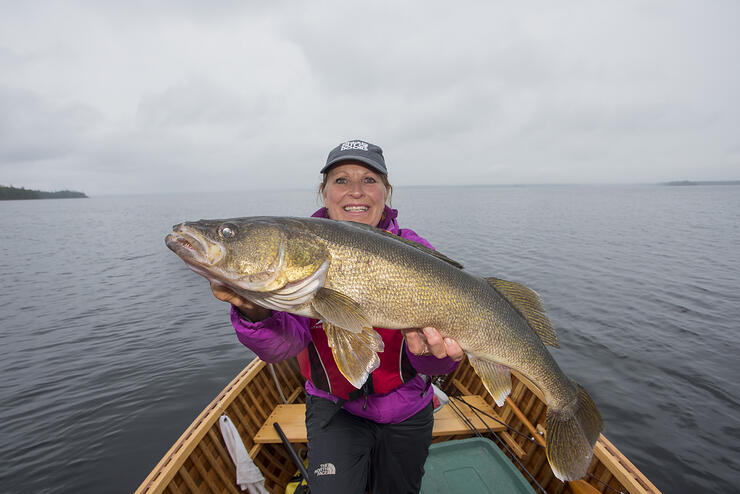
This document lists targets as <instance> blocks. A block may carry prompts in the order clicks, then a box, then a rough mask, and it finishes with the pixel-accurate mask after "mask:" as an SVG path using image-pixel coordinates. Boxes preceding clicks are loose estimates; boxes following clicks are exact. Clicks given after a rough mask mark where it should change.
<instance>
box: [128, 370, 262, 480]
mask: <svg viewBox="0 0 740 494" xmlns="http://www.w3.org/2000/svg"><path fill="white" fill-rule="evenodd" d="M266 365H267V363H266V362H264V361H263V360H261V359H259V357H255V358H254V359H252V360H251V361H250V362H249V364H247V365H246V366H245V367H244V369H242V370H241V372H239V374H237V375H236V377H234V379H232V380H231V382H229V384H227V385H226V387H225V388H224V389H223V390H221V392H220V393H219V394H218V395H217V396H216V397H215V398H214V399H213V400H212V401H211V402H210V403H209V404H208V406H206V408H204V409H203V411H201V412H200V414H198V416H197V417H196V418H195V420H193V422H192V423H191V424H190V425H189V426H188V427H187V429H185V431H184V432H183V433H182V435H180V437H179V438H178V440H177V441H175V443H174V444H173V445H172V447H171V448H170V449H169V450H168V451H167V453H165V455H164V456H163V457H162V459H161V460H160V461H159V462H158V463H157V465H156V466H155V467H154V468H153V469H152V471H151V472H150V473H149V475H147V477H146V479H144V481H143V482H142V483H141V485H140V486H139V488H138V489H136V491H135V494H145V493H147V492H150V491H152V489H155V488H156V486H157V485H161V484H164V485H166V484H168V483H169V482H170V481H171V480H172V479H173V478H174V477H175V475H176V474H177V471H178V470H179V469H180V467H182V465H183V464H184V463H185V461H186V460H187V459H188V458H189V457H190V454H191V453H192V452H193V451H194V450H195V447H196V446H197V445H198V443H200V441H201V440H202V439H203V438H204V437H205V435H206V434H207V433H208V431H209V430H210V429H211V428H212V427H213V425H214V424H215V423H216V421H217V420H218V418H219V417H221V415H222V414H223V413H224V412H225V410H226V408H227V407H228V406H229V405H230V404H231V403H232V402H233V401H234V399H235V398H236V397H237V396H238V395H239V394H240V393H241V392H242V391H243V390H244V388H245V387H246V386H247V385H248V384H249V383H250V382H251V380H252V379H253V378H254V376H256V375H258V374H259V373H260V372H261V371H262V369H263V368H264V367H265V366H266ZM216 412H219V413H216Z"/></svg>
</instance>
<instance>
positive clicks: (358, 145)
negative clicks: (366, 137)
mask: <svg viewBox="0 0 740 494" xmlns="http://www.w3.org/2000/svg"><path fill="white" fill-rule="evenodd" d="M348 149H359V150H360V151H367V143H366V142H362V141H347V142H345V143H344V144H342V149H340V151H346V150H348Z"/></svg>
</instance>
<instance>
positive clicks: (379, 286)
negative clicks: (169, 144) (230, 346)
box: [166, 217, 603, 480]
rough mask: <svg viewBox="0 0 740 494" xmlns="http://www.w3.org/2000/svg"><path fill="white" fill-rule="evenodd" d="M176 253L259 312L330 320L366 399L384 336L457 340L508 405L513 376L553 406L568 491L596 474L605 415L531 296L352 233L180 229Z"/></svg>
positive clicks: (410, 249)
mask: <svg viewBox="0 0 740 494" xmlns="http://www.w3.org/2000/svg"><path fill="white" fill-rule="evenodd" d="M166 243H167V246H168V247H169V248H170V249H172V250H173V251H174V252H175V253H176V254H177V255H179V256H180V257H181V258H182V259H183V260H184V261H185V262H186V263H187V264H188V266H189V267H190V268H191V269H193V270H194V271H196V272H197V273H199V274H201V275H203V276H205V277H206V278H208V279H209V280H211V281H214V282H216V283H221V284H224V285H227V286H228V287H229V288H231V289H232V290H234V291H235V292H236V293H238V294H240V295H242V296H243V297H245V298H246V299H248V300H251V301H253V302H254V303H256V304H258V305H260V306H263V307H266V308H269V309H274V310H279V311H286V312H291V313H293V314H298V315H302V316H307V317H312V318H315V319H321V320H322V321H323V322H324V324H323V326H324V329H325V331H326V334H327V338H328V341H329V345H330V346H331V348H332V352H333V355H334V359H335V360H336V362H337V365H338V367H339V369H340V371H341V372H342V374H344V376H345V377H346V378H347V379H348V380H349V381H350V382H351V383H352V384H353V385H354V386H355V387H357V388H360V387H361V386H362V384H363V383H364V382H365V380H366V379H367V377H368V376H369V374H370V373H371V372H372V371H373V370H374V369H375V368H377V366H378V364H379V358H378V355H377V352H382V351H383V342H382V340H381V338H380V336H379V335H378V334H377V333H376V332H375V331H374V330H373V329H372V328H373V327H382V328H390V329H404V328H421V327H425V326H432V327H434V328H437V329H438V330H439V332H440V333H441V334H442V335H443V336H445V337H450V338H454V339H456V340H457V341H458V342H459V344H460V346H461V347H462V348H463V349H464V350H465V352H466V353H467V355H468V358H469V359H470V363H471V364H472V366H473V368H474V369H475V371H476V373H477V374H478V375H479V376H480V378H481V380H482V381H483V383H484V384H485V386H486V388H487V389H488V391H489V392H490V393H491V395H492V396H493V398H494V400H495V401H496V403H497V404H498V405H499V406H501V405H503V403H504V400H505V398H506V396H507V395H508V394H509V392H510V391H511V376H510V372H509V369H510V368H511V369H515V370H517V371H519V372H520V373H521V374H523V375H524V376H526V377H527V378H528V379H529V380H530V381H532V382H533V383H534V384H535V385H536V386H537V387H538V388H539V389H540V390H541V391H542V393H543V394H544V396H545V399H546V402H547V406H548V410H547V418H546V423H545V427H546V429H547V439H546V442H547V445H546V451H547V458H548V460H549V462H550V465H551V467H552V469H553V472H554V473H555V475H556V476H557V477H558V478H559V479H561V480H574V479H578V478H581V477H583V476H584V475H585V474H586V470H587V468H588V466H589V464H590V461H591V456H592V452H593V445H594V443H595V442H596V440H597V438H598V436H599V433H600V431H601V430H602V429H603V423H602V420H601V415H600V414H599V411H598V410H597V409H596V406H595V405H594V403H593V401H592V400H591V398H590V397H589V396H588V394H587V393H586V391H585V390H584V389H583V388H582V387H581V386H580V385H579V384H577V383H575V382H574V381H571V380H570V379H568V377H566V376H565V374H564V373H563V372H562V371H561V370H560V368H559V367H558V365H557V363H556V362H555V360H554V359H553V358H552V356H551V355H550V353H549V352H548V351H547V349H546V348H545V344H547V345H552V346H557V338H556V336H555V332H554V330H553V329H552V326H551V325H550V322H549V320H548V319H547V316H545V314H544V309H543V308H542V306H541V304H540V300H539V297H538V296H537V294H536V293H535V292H533V291H532V290H530V289H528V288H526V287H524V286H522V285H520V284H517V283H513V282H510V281H504V280H500V279H497V278H480V277H477V276H474V275H472V274H470V273H468V272H466V271H464V270H463V269H462V266H460V265H459V264H457V263H456V262H454V261H452V260H450V259H448V258H446V257H445V256H443V255H441V254H439V253H437V252H435V251H433V250H430V249H427V248H425V247H423V246H420V245H418V244H415V243H413V242H410V241H407V240H404V239H402V238H401V237H398V236H396V235H392V234H390V233H387V232H383V231H381V230H378V229H375V228H372V227H369V226H366V225H362V224H358V223H351V222H341V221H332V220H327V219H319V218H282V217H252V218H235V219H229V220H201V221H196V222H186V223H182V224H180V225H176V226H175V227H174V231H173V233H171V234H170V235H168V236H167V238H166Z"/></svg>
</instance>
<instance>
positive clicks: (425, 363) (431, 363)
mask: <svg viewBox="0 0 740 494" xmlns="http://www.w3.org/2000/svg"><path fill="white" fill-rule="evenodd" d="M406 355H408V357H409V362H410V363H411V365H412V366H413V367H414V369H416V371H417V372H418V373H419V374H426V375H427V376H441V375H444V374H449V373H450V372H452V371H454V370H455V369H457V366H458V365H460V362H455V361H454V360H452V359H451V358H450V357H445V358H437V357H435V356H434V355H414V354H413V353H411V350H409V348H408V347H406Z"/></svg>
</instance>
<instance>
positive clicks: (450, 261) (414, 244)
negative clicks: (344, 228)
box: [345, 221, 463, 269]
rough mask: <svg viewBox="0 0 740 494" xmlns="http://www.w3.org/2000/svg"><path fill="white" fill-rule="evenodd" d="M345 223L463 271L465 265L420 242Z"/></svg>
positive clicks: (377, 229)
mask: <svg viewBox="0 0 740 494" xmlns="http://www.w3.org/2000/svg"><path fill="white" fill-rule="evenodd" d="M345 223H349V224H351V225H352V226H355V227H358V228H364V229H365V230H368V231H372V232H374V233H378V234H380V235H384V236H385V237H387V238H392V239H394V240H396V241H398V242H402V243H404V244H406V245H408V246H409V247H413V248H414V249H417V250H420V251H422V252H424V253H425V254H429V255H430V256H434V257H436V258H437V259H439V260H441V261H444V262H446V263H448V264H452V265H453V266H455V267H456V268H459V269H463V265H462V264H460V263H459V262H457V261H455V260H454V259H450V258H449V257H447V256H446V255H444V254H442V253H440V252H438V251H436V250H434V249H430V248H429V247H427V246H426V245H422V244H420V243H418V242H414V241H413V240H409V239H407V238H403V237H401V236H400V235H395V234H393V233H391V232H389V231H388V230H381V229H380V228H375V227H374V226H370V225H366V224H364V223H356V222H354V221H345Z"/></svg>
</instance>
